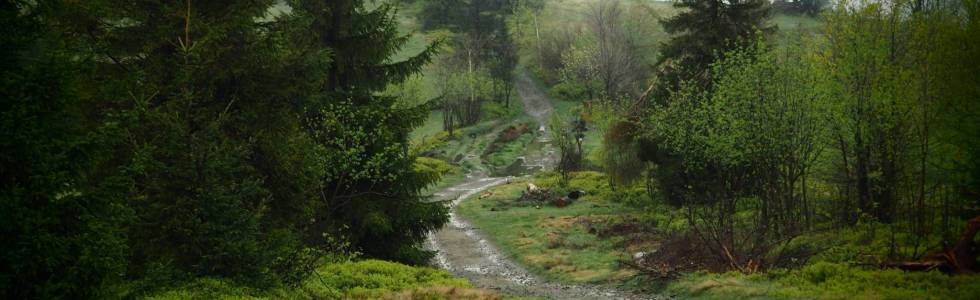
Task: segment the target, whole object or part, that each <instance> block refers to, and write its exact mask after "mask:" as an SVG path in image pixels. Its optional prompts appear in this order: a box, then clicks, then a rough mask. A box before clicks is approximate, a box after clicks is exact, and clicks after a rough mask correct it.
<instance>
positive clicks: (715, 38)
mask: <svg viewBox="0 0 980 300" xmlns="http://www.w3.org/2000/svg"><path fill="white" fill-rule="evenodd" d="M674 7H676V8H677V9H679V10H681V11H682V12H681V13H679V14H677V15H675V16H673V17H671V18H668V19H666V20H664V21H662V22H661V23H662V25H663V27H664V30H665V31H667V33H670V34H672V35H673V37H672V38H671V39H670V40H669V41H667V42H666V43H664V44H663V45H662V46H661V53H660V59H659V62H658V76H659V78H660V79H659V80H660V81H659V86H658V91H657V94H656V95H655V96H656V98H655V99H657V100H658V101H659V102H661V103H663V102H665V101H668V100H667V98H668V96H669V91H670V90H675V89H676V88H677V87H678V86H679V84H680V82H681V81H685V80H694V81H696V82H697V83H698V85H699V86H700V87H701V88H703V89H707V88H709V86H710V84H711V80H710V72H709V66H710V65H711V63H712V62H713V61H714V60H715V58H716V56H718V55H721V54H722V53H725V52H727V51H729V50H732V49H735V48H737V47H738V46H739V45H740V43H743V42H745V41H748V42H750V43H751V42H754V41H755V39H756V38H755V36H756V34H757V33H769V32H772V31H773V29H774V28H773V27H771V26H769V25H767V23H766V22H767V20H768V17H769V13H770V5H769V2H768V1H766V0H682V1H680V2H677V3H675V4H674Z"/></svg>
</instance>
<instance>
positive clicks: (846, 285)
mask: <svg viewBox="0 0 980 300" xmlns="http://www.w3.org/2000/svg"><path fill="white" fill-rule="evenodd" d="M667 291H668V292H670V293H671V294H675V295H679V296H681V297H683V298H697V299H978V297H980V280H977V279H976V278H974V277H970V276H947V275H944V274H940V273H938V272H905V271H901V270H894V269H887V270H882V269H869V268H862V267H856V266H849V265H847V264H841V263H828V262H819V263H815V264H811V265H808V266H805V267H803V268H801V269H797V270H773V271H770V272H768V273H760V274H752V275H745V274H741V273H721V274H710V273H692V274H687V275H686V276H684V277H683V278H681V279H680V280H678V281H676V282H673V283H671V284H669V285H668V287H667Z"/></svg>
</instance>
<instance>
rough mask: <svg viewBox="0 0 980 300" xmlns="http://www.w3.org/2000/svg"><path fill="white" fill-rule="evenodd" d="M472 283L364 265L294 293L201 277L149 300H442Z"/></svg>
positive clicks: (322, 274)
mask: <svg viewBox="0 0 980 300" xmlns="http://www.w3.org/2000/svg"><path fill="white" fill-rule="evenodd" d="M470 287H471V286H470V284H469V283H468V282H467V281H466V280H464V279H459V278H454V277H453V276H452V275H451V274H449V273H448V272H446V271H444V270H439V269H434V268H429V267H411V266H407V265H403V264H399V263H393V262H387V261H380V260H362V261H348V262H341V263H333V264H327V265H324V266H322V267H320V268H318V270H317V272H316V273H314V274H312V275H311V276H309V277H308V278H306V280H305V281H304V282H303V283H302V285H301V286H299V287H296V288H278V289H273V290H264V291H263V290H258V289H252V288H248V287H244V286H242V285H239V284H236V283H235V282H233V281H230V280H227V279H217V278H199V279H197V280H194V281H191V282H188V283H185V284H183V285H180V286H178V287H176V288H173V289H168V290H165V291H160V292H158V293H155V294H152V295H149V296H148V297H146V299H157V300H165V299H351V298H353V299H378V298H388V297H396V295H399V294H402V293H405V292H408V294H410V296H411V298H412V299H439V298H442V297H440V294H441V293H449V292H452V290H453V289H455V288H470Z"/></svg>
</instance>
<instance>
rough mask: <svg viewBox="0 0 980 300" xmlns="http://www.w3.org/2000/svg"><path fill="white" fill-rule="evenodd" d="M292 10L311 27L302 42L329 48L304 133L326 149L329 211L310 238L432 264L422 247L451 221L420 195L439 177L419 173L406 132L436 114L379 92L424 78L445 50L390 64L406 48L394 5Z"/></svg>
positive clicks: (356, 2)
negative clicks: (337, 239) (340, 237)
mask: <svg viewBox="0 0 980 300" xmlns="http://www.w3.org/2000/svg"><path fill="white" fill-rule="evenodd" d="M294 8H295V12H294V13H295V14H296V15H297V16H296V17H297V18H300V19H305V20H306V22H308V24H309V30H307V31H303V32H299V36H297V39H299V40H300V41H299V43H306V45H307V47H308V48H311V49H319V48H324V49H326V50H327V52H328V53H329V58H330V59H329V60H330V62H329V63H328V64H325V65H323V72H322V74H323V77H322V81H321V83H320V89H321V91H322V92H321V93H319V94H315V95H312V97H311V98H310V100H309V103H308V104H309V106H308V108H307V111H306V116H307V121H306V122H307V124H306V126H307V127H308V128H309V130H310V131H311V135H312V136H314V137H315V141H316V143H317V144H318V145H319V146H320V147H322V149H323V160H324V163H323V165H322V167H323V168H324V171H325V173H326V175H325V176H324V183H325V186H324V189H323V191H322V194H323V195H324V196H323V198H324V201H326V202H327V205H326V206H327V207H326V209H324V210H321V211H320V212H319V213H318V216H317V218H316V220H317V224H316V226H314V227H313V230H312V231H310V232H309V238H310V239H313V241H314V242H315V240H316V239H319V238H321V237H322V235H323V233H333V234H344V235H346V236H348V237H349V238H350V241H351V242H352V243H353V244H354V246H356V247H358V248H359V249H360V250H361V251H362V252H363V253H364V254H366V255H368V256H373V257H383V258H389V259H396V260H400V261H404V262H410V263H425V262H427V261H428V259H429V258H430V256H431V255H430V253H427V252H425V251H423V250H421V249H420V247H419V246H420V243H421V242H422V241H423V240H424V238H425V236H426V234H427V233H428V231H429V230H432V229H435V228H438V227H439V226H441V225H442V224H443V223H445V222H446V220H447V214H446V212H447V211H446V208H445V207H444V206H443V205H442V204H440V203H426V202H424V201H423V200H424V199H423V198H422V196H421V190H422V188H424V187H425V186H426V185H428V184H430V183H432V182H433V181H434V180H435V178H428V177H426V176H423V175H422V174H421V173H418V172H416V171H414V169H413V164H414V161H415V158H414V157H412V156H411V155H409V152H408V133H409V132H410V131H411V130H412V129H413V128H414V127H417V126H419V125H421V123H422V122H423V121H424V119H425V116H426V115H427V114H428V107H427V106H425V105H423V106H419V107H412V108H398V107H397V106H396V105H395V104H396V99H395V98H394V97H391V96H383V95H381V91H383V90H384V88H385V87H387V86H388V85H390V84H395V83H399V82H402V81H403V80H405V79H406V78H407V77H408V76H410V75H412V74H415V73H417V72H419V70H420V68H421V67H422V66H423V65H424V64H426V63H428V62H429V61H430V60H431V58H432V56H433V55H434V53H435V52H436V50H437V46H438V45H436V44H433V45H430V46H429V47H428V48H426V49H425V50H423V51H422V52H421V53H419V54H417V55H415V56H414V57H410V58H408V59H406V60H403V61H397V62H393V61H391V60H390V57H391V56H392V55H394V54H396V53H397V52H398V51H399V50H400V49H401V47H402V46H403V45H404V44H405V42H407V41H408V36H406V35H401V34H399V33H398V28H397V23H396V19H395V16H394V14H393V12H394V6H393V5H391V4H382V5H380V6H379V7H377V8H375V9H367V8H365V7H364V3H363V1H360V0H339V1H338V0H330V1H324V0H308V1H298V3H296V7H294ZM344 227H346V229H344V231H346V232H338V230H340V229H341V228H344Z"/></svg>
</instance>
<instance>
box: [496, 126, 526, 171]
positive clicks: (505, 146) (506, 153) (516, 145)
mask: <svg viewBox="0 0 980 300" xmlns="http://www.w3.org/2000/svg"><path fill="white" fill-rule="evenodd" d="M533 139H534V134H532V133H530V132H526V133H524V134H522V135H520V136H519V137H518V138H517V139H515V140H512V141H508V142H506V143H501V144H497V146H495V147H494V150H493V152H490V153H488V154H486V161H487V163H489V164H490V165H491V166H494V167H498V168H499V167H506V166H508V165H510V164H512V163H514V161H515V160H516V159H517V157H518V156H521V155H523V154H524V150H526V148H527V145H528V144H530V143H531V140H533Z"/></svg>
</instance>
